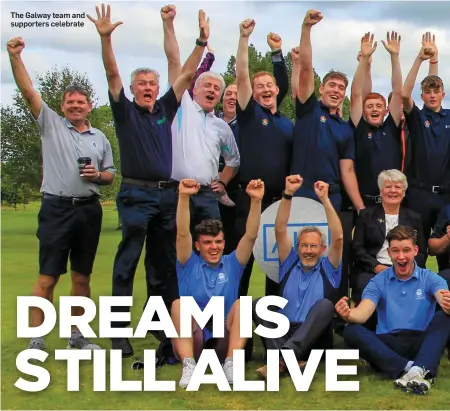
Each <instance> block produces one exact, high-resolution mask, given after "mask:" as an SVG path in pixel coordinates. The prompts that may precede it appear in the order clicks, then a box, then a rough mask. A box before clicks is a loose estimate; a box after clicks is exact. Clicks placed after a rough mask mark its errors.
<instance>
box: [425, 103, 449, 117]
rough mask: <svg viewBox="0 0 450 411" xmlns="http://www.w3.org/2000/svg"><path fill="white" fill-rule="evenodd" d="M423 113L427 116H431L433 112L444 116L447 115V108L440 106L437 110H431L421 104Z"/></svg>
mask: <svg viewBox="0 0 450 411" xmlns="http://www.w3.org/2000/svg"><path fill="white" fill-rule="evenodd" d="M422 110H423V111H424V113H425V114H428V115H429V116H432V115H433V114H438V115H440V116H446V115H447V110H445V109H444V108H442V106H441V109H440V110H439V111H437V112H436V111H433V110H431V109H430V108H428V107H427V106H426V105H424V106H423V109H422Z"/></svg>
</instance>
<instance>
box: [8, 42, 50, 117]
mask: <svg viewBox="0 0 450 411" xmlns="http://www.w3.org/2000/svg"><path fill="white" fill-rule="evenodd" d="M6 46H7V48H8V54H9V61H10V62H11V68H12V72H13V76H14V80H15V81H16V84H17V87H19V90H20V92H21V93H22V96H23V98H24V99H25V101H26V102H27V104H28V107H29V108H30V110H31V114H33V117H34V118H35V119H37V118H38V117H39V113H40V112H41V107H42V99H41V96H40V95H39V93H38V92H37V91H36V90H35V89H34V88H33V83H32V82H31V78H30V76H29V75H28V72H27V69H26V68H25V64H23V61H22V57H21V53H22V50H23V49H24V48H25V41H24V40H23V38H22V37H14V38H12V39H11V40H9V41H8V43H6Z"/></svg>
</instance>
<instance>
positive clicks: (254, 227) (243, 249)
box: [236, 180, 264, 265]
mask: <svg viewBox="0 0 450 411" xmlns="http://www.w3.org/2000/svg"><path fill="white" fill-rule="evenodd" d="M246 191H247V194H248V195H249V196H250V198H251V200H250V211H249V213H248V217H247V225H246V226H245V234H244V236H243V237H242V238H241V241H239V244H238V246H237V248H236V258H237V260H238V261H239V264H241V265H246V264H247V263H248V260H249V259H250V256H251V255H252V252H253V247H254V245H255V241H256V239H257V237H258V231H259V224H260V222H261V202H262V198H263V197H264V183H263V182H262V181H261V180H251V181H250V182H249V183H248V185H247V190H246Z"/></svg>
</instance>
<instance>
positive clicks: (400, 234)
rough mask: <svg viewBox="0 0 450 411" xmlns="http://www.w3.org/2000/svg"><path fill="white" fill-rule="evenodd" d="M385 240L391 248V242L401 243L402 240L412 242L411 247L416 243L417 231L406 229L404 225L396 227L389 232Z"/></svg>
mask: <svg viewBox="0 0 450 411" xmlns="http://www.w3.org/2000/svg"><path fill="white" fill-rule="evenodd" d="M386 240H387V242H388V244H389V247H390V246H391V241H393V240H396V241H402V240H412V242H413V245H416V243H417V231H416V230H414V229H413V228H411V227H406V226H404V225H398V226H397V227H394V228H393V229H392V230H389V232H388V233H387V236H386Z"/></svg>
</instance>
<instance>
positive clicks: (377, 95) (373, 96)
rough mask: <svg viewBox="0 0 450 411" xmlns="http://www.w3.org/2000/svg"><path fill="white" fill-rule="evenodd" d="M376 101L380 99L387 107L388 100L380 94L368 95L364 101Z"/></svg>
mask: <svg viewBox="0 0 450 411" xmlns="http://www.w3.org/2000/svg"><path fill="white" fill-rule="evenodd" d="M375 99H377V100H378V99H380V100H382V101H383V103H384V105H385V106H386V99H385V98H384V97H383V96H382V95H381V94H380V93H369V94H367V96H366V98H365V99H364V103H365V102H366V101H367V100H375Z"/></svg>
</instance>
